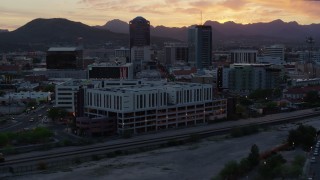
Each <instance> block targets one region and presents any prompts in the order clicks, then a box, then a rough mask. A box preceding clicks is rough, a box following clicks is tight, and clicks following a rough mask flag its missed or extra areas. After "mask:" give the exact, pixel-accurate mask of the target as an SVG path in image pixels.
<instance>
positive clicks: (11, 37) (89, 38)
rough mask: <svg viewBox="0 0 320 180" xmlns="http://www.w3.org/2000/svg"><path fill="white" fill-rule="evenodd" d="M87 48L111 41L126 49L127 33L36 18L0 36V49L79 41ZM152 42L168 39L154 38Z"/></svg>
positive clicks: (43, 47) (66, 21)
mask: <svg viewBox="0 0 320 180" xmlns="http://www.w3.org/2000/svg"><path fill="white" fill-rule="evenodd" d="M79 39H81V41H82V42H83V43H84V44H85V45H87V46H100V47H101V45H103V44H105V43H107V42H111V43H112V44H113V45H116V46H128V44H129V36H128V34H122V33H115V32H111V31H109V30H106V29H99V28H95V27H91V26H88V25H85V24H83V23H81V22H74V21H70V20H67V19H61V18H54V19H35V20H32V21H30V22H28V23H27V24H25V25H24V26H22V27H20V28H18V29H16V30H14V31H12V32H4V33H0V49H5V50H13V49H23V50H29V49H47V48H48V46H58V45H72V44H73V45H74V44H76V43H77V42H78V40H79ZM153 39H154V42H155V43H163V42H164V41H169V40H172V39H169V38H158V37H154V38H153Z"/></svg>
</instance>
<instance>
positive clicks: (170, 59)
mask: <svg viewBox="0 0 320 180" xmlns="http://www.w3.org/2000/svg"><path fill="white" fill-rule="evenodd" d="M164 49H165V51H164V53H165V63H166V65H175V64H176V63H178V62H188V44H186V43H177V42H170V43H165V44H164Z"/></svg>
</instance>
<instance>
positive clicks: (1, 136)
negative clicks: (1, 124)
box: [0, 133, 9, 147]
mask: <svg viewBox="0 0 320 180" xmlns="http://www.w3.org/2000/svg"><path fill="white" fill-rule="evenodd" d="M8 142H9V138H8V136H7V134H5V133H0V147H3V146H5V145H7V144H8Z"/></svg>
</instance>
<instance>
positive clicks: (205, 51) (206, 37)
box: [188, 25, 212, 69]
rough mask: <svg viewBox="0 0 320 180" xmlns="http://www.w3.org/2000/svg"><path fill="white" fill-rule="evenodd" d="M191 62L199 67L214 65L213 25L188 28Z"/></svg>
mask: <svg viewBox="0 0 320 180" xmlns="http://www.w3.org/2000/svg"><path fill="white" fill-rule="evenodd" d="M188 45H189V59H188V61H189V63H190V65H193V66H195V67H197V68H198V69H202V68H206V67H208V66H211V65H212V62H211V60H212V29H211V26H205V25H198V26H195V27H193V28H190V29H189V30H188Z"/></svg>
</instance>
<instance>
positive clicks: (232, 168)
mask: <svg viewBox="0 0 320 180" xmlns="http://www.w3.org/2000/svg"><path fill="white" fill-rule="evenodd" d="M238 173H239V164H238V162H237V161H230V162H228V163H227V164H226V165H225V166H224V168H223V169H222V170H221V172H220V176H221V178H222V179H230V180H233V179H237V177H238V176H239V174H238Z"/></svg>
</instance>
